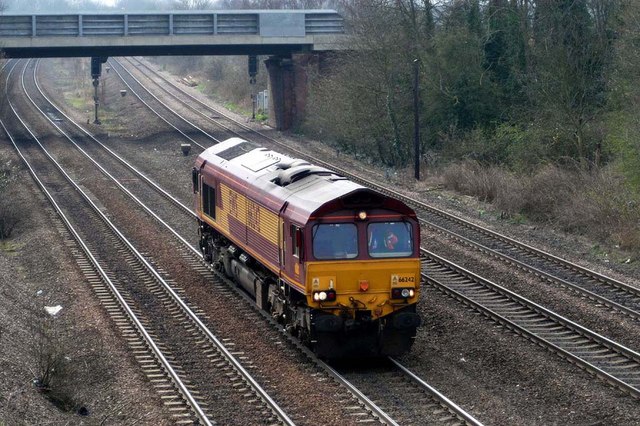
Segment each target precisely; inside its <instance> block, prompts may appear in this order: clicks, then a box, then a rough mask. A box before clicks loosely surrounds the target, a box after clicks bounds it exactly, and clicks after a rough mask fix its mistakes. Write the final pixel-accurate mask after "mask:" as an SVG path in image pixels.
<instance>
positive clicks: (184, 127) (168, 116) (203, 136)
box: [108, 59, 220, 150]
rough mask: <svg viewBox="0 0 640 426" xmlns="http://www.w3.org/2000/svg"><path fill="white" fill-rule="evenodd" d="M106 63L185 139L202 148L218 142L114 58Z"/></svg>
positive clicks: (131, 89) (147, 105)
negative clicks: (150, 89)
mask: <svg viewBox="0 0 640 426" xmlns="http://www.w3.org/2000/svg"><path fill="white" fill-rule="evenodd" d="M108 63H109V65H111V69H113V70H114V71H115V73H116V74H117V75H118V77H120V79H121V80H122V82H123V83H124V84H125V85H126V86H127V87H128V88H129V90H130V91H131V92H132V93H133V94H134V95H135V96H136V97H137V98H138V99H139V100H140V101H141V102H142V103H143V104H144V105H145V106H146V107H147V108H149V109H150V110H151V111H152V112H153V113H154V114H155V115H156V116H157V117H158V118H160V119H161V120H162V121H164V122H165V123H166V124H167V125H169V126H170V127H172V128H173V129H174V130H175V131H176V132H178V133H180V134H181V135H182V136H183V137H184V138H185V140H187V141H189V142H191V143H193V144H194V145H196V146H198V147H199V148H201V149H203V150H204V149H206V148H207V147H209V146H211V145H212V144H214V143H218V142H220V140H219V139H217V138H215V137H214V136H213V135H211V134H209V133H208V132H207V131H205V130H204V129H202V128H201V127H199V126H198V125H197V124H195V123H193V122H192V121H190V120H187V119H186V118H185V117H184V116H183V115H181V114H180V113H179V112H178V111H176V110H175V109H173V108H171V107H170V106H169V105H168V104H167V103H166V102H163V101H162V100H160V99H159V98H158V97H157V96H155V95H154V94H153V93H151V91H149V90H147V89H146V87H145V86H144V85H143V84H142V83H141V82H140V81H139V80H138V79H137V78H136V77H135V76H134V75H133V74H132V73H130V72H129V71H128V70H127V69H126V68H125V67H123V66H122V65H121V64H120V62H118V61H117V60H115V59H109V62H108Z"/></svg>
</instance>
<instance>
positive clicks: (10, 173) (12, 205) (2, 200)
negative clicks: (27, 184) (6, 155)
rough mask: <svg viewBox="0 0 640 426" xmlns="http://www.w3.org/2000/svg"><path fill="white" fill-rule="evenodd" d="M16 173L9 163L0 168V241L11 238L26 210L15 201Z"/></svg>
mask: <svg viewBox="0 0 640 426" xmlns="http://www.w3.org/2000/svg"><path fill="white" fill-rule="evenodd" d="M19 190H20V185H19V182H18V181H17V172H16V169H15V168H14V167H12V166H11V165H10V164H9V163H8V164H6V165H4V167H2V168H0V240H3V239H5V238H9V237H11V234H12V233H13V231H14V229H15V228H16V226H17V225H18V224H19V223H20V222H21V221H22V220H23V219H24V217H25V214H26V212H27V209H26V208H25V207H24V206H23V205H22V204H21V203H20V202H18V201H17V197H16V193H17V191H19Z"/></svg>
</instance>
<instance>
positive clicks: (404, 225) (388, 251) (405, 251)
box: [367, 222, 413, 257]
mask: <svg viewBox="0 0 640 426" xmlns="http://www.w3.org/2000/svg"><path fill="white" fill-rule="evenodd" d="M367 247H368V248H369V256H371V257H407V256H411V255H412V254H413V238H412V235H411V224H410V223H408V222H376V223H370V224H369V226H367Z"/></svg>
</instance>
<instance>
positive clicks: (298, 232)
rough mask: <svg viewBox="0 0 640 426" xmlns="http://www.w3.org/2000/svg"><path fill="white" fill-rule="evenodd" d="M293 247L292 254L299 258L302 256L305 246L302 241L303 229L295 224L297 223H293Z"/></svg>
mask: <svg viewBox="0 0 640 426" xmlns="http://www.w3.org/2000/svg"><path fill="white" fill-rule="evenodd" d="M290 231H291V248H292V254H293V256H294V257H297V258H298V259H301V258H302V247H303V241H302V229H300V228H299V227H297V226H295V225H291V229H290Z"/></svg>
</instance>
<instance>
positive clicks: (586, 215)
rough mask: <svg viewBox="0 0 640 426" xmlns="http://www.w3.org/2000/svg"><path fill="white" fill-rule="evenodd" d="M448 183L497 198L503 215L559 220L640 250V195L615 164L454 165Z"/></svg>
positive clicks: (445, 180) (574, 229)
mask: <svg viewBox="0 0 640 426" xmlns="http://www.w3.org/2000/svg"><path fill="white" fill-rule="evenodd" d="M441 177H442V182H443V184H444V186H445V188H448V189H452V190H455V191H458V192H460V193H463V194H466V195H471V196H475V197H478V198H479V199H480V200H483V201H486V202H490V203H493V204H494V205H495V207H496V208H497V209H498V210H499V211H500V212H501V214H500V215H501V216H502V217H506V218H510V219H511V220H517V221H522V219H523V217H526V218H527V219H529V220H532V221H535V222H543V223H549V224H553V225H556V226H558V227H560V228H561V229H562V230H564V231H568V232H574V233H579V234H583V235H587V236H590V237H593V238H596V239H597V240H599V241H603V242H607V243H609V244H615V245H618V246H620V247H621V248H623V249H627V250H632V251H640V196H639V194H637V193H635V192H634V191H633V190H631V189H629V187H628V185H627V184H626V182H625V179H624V178H623V177H622V176H621V175H620V174H618V173H617V172H616V171H615V168H613V167H610V168H604V169H594V170H586V169H582V168H575V169H573V170H569V169H564V168H560V167H558V166H555V165H546V166H544V167H542V168H540V169H538V170H537V171H535V172H533V173H530V174H515V173H513V172H510V171H507V170H505V169H503V168H500V167H496V166H490V167H483V166H481V165H480V164H479V163H477V162H473V161H465V162H461V163H455V164H451V165H449V166H448V167H446V168H445V169H444V170H443V172H442V176H441Z"/></svg>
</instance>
